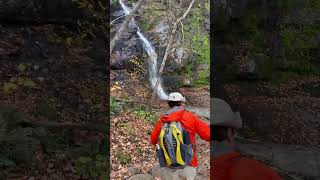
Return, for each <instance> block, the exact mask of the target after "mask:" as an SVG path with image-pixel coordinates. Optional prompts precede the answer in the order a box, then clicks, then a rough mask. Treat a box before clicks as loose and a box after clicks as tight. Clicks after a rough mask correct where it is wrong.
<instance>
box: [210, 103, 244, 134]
mask: <svg viewBox="0 0 320 180" xmlns="http://www.w3.org/2000/svg"><path fill="white" fill-rule="evenodd" d="M210 118H211V123H212V124H213V125H216V126H217V125H218V126H225V127H234V128H237V129H240V128H241V127H242V119H241V116H240V113H239V112H236V113H234V112H233V111H232V109H231V107H230V105H229V104H228V103H226V102H225V101H224V100H222V99H219V98H211V101H210Z"/></svg>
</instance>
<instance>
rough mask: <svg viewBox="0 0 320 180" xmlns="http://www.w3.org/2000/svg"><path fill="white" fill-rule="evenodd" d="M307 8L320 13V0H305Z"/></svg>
mask: <svg viewBox="0 0 320 180" xmlns="http://www.w3.org/2000/svg"><path fill="white" fill-rule="evenodd" d="M304 3H305V8H306V9H308V10H310V11H314V12H317V13H319V12H320V1H319V0H305V2H304Z"/></svg>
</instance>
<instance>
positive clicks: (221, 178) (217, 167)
mask: <svg viewBox="0 0 320 180" xmlns="http://www.w3.org/2000/svg"><path fill="white" fill-rule="evenodd" d="M211 167H212V168H213V169H212V174H211V176H212V177H213V179H215V180H280V179H281V178H280V177H279V176H278V175H277V173H276V172H275V171H274V170H272V169H271V168H270V167H268V166H266V165H264V164H263V163H261V162H259V161H256V160H253V159H250V158H248V157H245V156H241V155H240V154H239V153H236V152H235V153H227V154H224V155H221V156H220V157H216V158H214V159H213V163H212V164H211Z"/></svg>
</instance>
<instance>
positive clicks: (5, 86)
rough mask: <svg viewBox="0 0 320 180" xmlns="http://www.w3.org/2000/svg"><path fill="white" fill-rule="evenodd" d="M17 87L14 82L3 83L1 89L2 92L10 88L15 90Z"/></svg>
mask: <svg viewBox="0 0 320 180" xmlns="http://www.w3.org/2000/svg"><path fill="white" fill-rule="evenodd" d="M17 88H18V86H17V85H16V84H14V83H10V82H9V83H4V85H3V90H4V92H8V91H10V90H16V89H17Z"/></svg>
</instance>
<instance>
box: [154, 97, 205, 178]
mask: <svg viewBox="0 0 320 180" xmlns="http://www.w3.org/2000/svg"><path fill="white" fill-rule="evenodd" d="M167 101H168V105H169V107H170V108H171V109H170V110H169V111H167V112H166V113H165V114H163V115H162V116H161V118H160V120H159V121H158V122H157V123H156V125H155V128H154V130H153V132H152V133H151V136H150V140H151V143H152V144H154V145H155V144H157V142H158V137H159V134H160V131H161V127H162V124H163V123H164V122H171V121H179V122H180V123H181V125H182V127H183V128H184V129H185V130H187V131H188V132H189V134H190V141H191V144H193V145H194V144H195V135H196V133H197V134H198V135H199V136H200V138H202V139H204V140H206V141H208V142H209V141H210V129H209V128H210V127H209V125H208V124H206V123H205V122H203V121H201V120H200V119H199V118H198V117H196V116H195V115H194V114H192V113H191V112H189V111H186V110H185V109H184V108H183V106H182V103H183V102H185V101H186V100H185V98H184V97H183V96H182V95H181V94H180V93H177V92H175V93H171V94H169V97H168V99H167ZM193 147H195V146H193ZM193 152H194V153H193V159H192V161H191V163H190V164H189V165H188V166H186V167H185V168H184V169H169V168H167V167H165V168H162V170H163V172H164V173H163V174H164V175H163V176H164V177H171V178H164V179H166V180H167V179H176V178H186V179H188V180H193V179H194V178H195V176H196V167H197V166H198V161H197V157H196V149H195V148H193ZM168 174H171V175H170V176H166V175H168Z"/></svg>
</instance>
